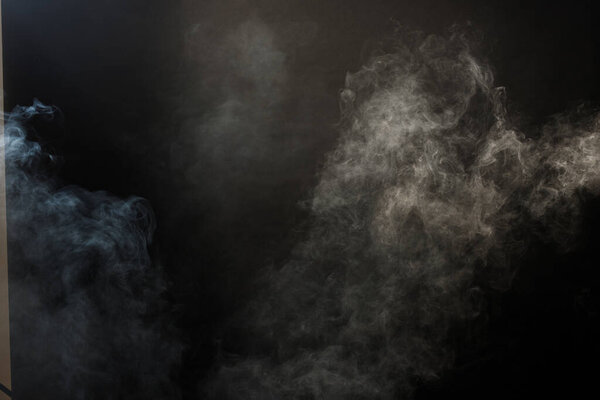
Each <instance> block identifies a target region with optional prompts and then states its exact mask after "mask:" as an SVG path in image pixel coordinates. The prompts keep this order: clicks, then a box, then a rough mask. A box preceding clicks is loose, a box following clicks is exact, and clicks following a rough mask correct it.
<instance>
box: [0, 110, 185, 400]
mask: <svg viewBox="0 0 600 400" xmlns="http://www.w3.org/2000/svg"><path fill="white" fill-rule="evenodd" d="M56 111H57V110H55V109H54V108H53V107H50V106H45V105H43V104H41V103H40V102H38V101H36V102H34V104H33V105H32V106H29V107H17V108H15V109H14V111H13V112H12V113H10V114H8V115H7V118H6V119H5V122H6V128H5V143H4V150H5V154H6V165H7V169H6V177H7V196H8V232H9V264H10V276H11V281H10V292H11V313H12V314H11V330H12V354H13V376H14V377H15V381H14V382H13V387H14V392H15V397H16V398H19V399H42V398H46V399H47V398H57V399H58V398H61V399H122V398H127V399H150V398H152V399H161V398H169V399H171V398H176V397H177V396H178V395H177V393H178V389H177V388H176V387H175V386H174V384H173V382H172V379H171V377H170V376H169V374H170V373H171V372H172V369H173V368H174V367H175V366H176V365H177V363H178V359H179V356H180V355H179V352H180V349H179V345H178V344H177V343H178V342H177V341H176V340H175V338H176V336H175V332H173V331H172V329H173V328H172V325H171V322H170V321H169V320H168V319H167V318H165V315H166V314H165V313H166V311H167V309H166V308H165V305H164V302H163V301H162V300H161V296H162V294H163V292H164V290H165V283H164V281H163V279H162V272H161V268H159V266H157V265H153V263H152V262H151V259H150V257H149V254H148V245H149V243H150V241H151V239H152V234H153V232H154V229H155V222H154V216H153V214H152V210H151V208H150V206H149V204H148V203H147V202H146V201H145V200H143V199H141V198H137V197H130V198H126V199H121V198H117V197H115V196H112V195H110V194H109V193H106V192H90V191H87V190H85V189H83V188H80V187H75V186H65V185H64V184H62V183H61V182H60V181H59V180H58V179H57V178H56V176H55V172H56V168H54V166H55V165H56V157H55V156H54V155H52V154H51V153H49V152H48V151H47V149H46V148H45V145H44V144H43V141H42V140H40V135H36V132H35V131H34V130H33V129H32V128H33V126H34V125H38V126H39V125H40V124H41V125H42V126H43V124H44V121H48V120H52V119H53V118H54V117H55V113H56ZM33 122H35V124H34V123H33ZM53 171H54V172H53Z"/></svg>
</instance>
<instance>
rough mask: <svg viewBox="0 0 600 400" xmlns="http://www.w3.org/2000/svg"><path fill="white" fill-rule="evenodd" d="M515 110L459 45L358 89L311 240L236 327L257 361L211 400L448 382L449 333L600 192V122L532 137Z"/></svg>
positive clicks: (391, 66) (404, 53)
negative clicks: (584, 197) (585, 198)
mask: <svg viewBox="0 0 600 400" xmlns="http://www.w3.org/2000/svg"><path fill="white" fill-rule="evenodd" d="M504 96H505V94H504V90H503V88H501V87H495V86H494V82H493V76H492V73H491V71H490V69H489V68H488V67H487V66H485V65H484V64H482V63H480V62H478V61H477V60H476V59H475V58H474V57H473V56H472V55H471V53H470V51H469V46H468V45H467V44H466V41H465V40H463V38H462V37H461V36H460V35H458V34H456V35H453V36H451V37H450V38H442V37H438V36H428V37H423V36H419V35H414V36H412V39H406V38H405V39H402V40H398V42H397V43H395V45H394V48H393V50H392V51H390V52H388V53H386V54H383V55H379V56H376V57H374V58H373V59H372V60H371V61H370V62H368V63H367V64H366V65H365V66H364V67H362V68H361V69H360V70H359V71H358V72H356V73H353V74H348V76H347V79H346V87H345V88H344V89H343V90H342V92H341V110H342V119H341V124H340V126H341V136H340V138H339V142H338V144H337V146H336V148H335V150H334V151H332V152H331V153H330V154H329V156H328V158H327V161H326V163H325V165H324V168H323V170H322V172H321V175H320V181H319V183H318V185H317V187H316V188H315V190H314V194H313V196H312V199H311V201H310V209H311V214H312V223H311V227H310V229H309V231H308V233H307V238H306V239H305V240H304V241H303V242H302V243H300V244H299V245H298V246H297V247H296V249H295V251H294V255H293V256H292V258H291V260H290V261H289V262H287V263H286V264H285V265H283V266H282V267H281V268H279V269H276V270H269V271H268V272H266V273H265V275H264V276H263V277H262V281H261V282H263V283H264V287H263V290H262V292H263V293H262V294H261V295H260V296H259V298H258V299H257V300H256V301H254V302H252V304H250V305H249V306H248V307H247V309H245V310H244V312H243V313H242V314H240V315H239V316H238V317H237V318H235V319H234V320H233V321H232V322H231V326H232V327H234V328H237V329H239V330H240V331H241V332H243V335H246V336H247V337H249V339H248V341H249V342H250V343H251V345H250V349H251V350H250V351H249V354H247V355H245V356H243V357H242V356H237V357H234V356H226V355H225V356H223V357H224V359H223V361H222V364H221V366H220V368H219V370H218V372H217V373H216V377H215V379H214V382H213V384H212V385H210V391H209V392H210V393H209V396H212V397H213V398H219V399H224V398H231V399H234V398H235V399H285V398H294V399H295V398H298V399H309V398H314V399H391V398H406V397H410V396H411V393H412V392H413V390H414V388H415V382H419V381H421V382H422V381H427V380H430V379H435V378H436V377H439V376H440V374H442V373H443V372H444V371H445V370H446V369H448V368H451V366H452V363H453V356H454V351H453V348H452V346H451V345H449V343H448V335H449V332H450V330H451V329H452V327H454V326H457V324H460V323H462V322H464V321H468V320H469V319H472V318H476V317H477V315H478V314H479V313H481V312H482V310H481V309H480V306H479V305H478V301H477V299H478V298H481V296H485V292H486V291H491V290H504V289H506V288H507V287H509V285H510V282H511V279H512V277H513V275H514V272H515V271H514V267H513V263H512V262H511V260H513V259H515V258H518V256H519V254H521V252H522V251H524V250H525V249H526V247H527V240H525V239H523V235H522V234H521V233H519V232H521V231H522V229H523V228H524V227H534V226H535V227H536V228H535V229H534V228H531V229H532V232H531V233H530V235H538V236H540V235H542V236H541V237H543V240H547V241H553V242H555V243H556V244H557V245H559V246H563V247H565V248H566V247H568V246H569V244H570V243H572V238H573V237H574V235H575V234H576V232H577V225H578V218H579V217H580V216H579V212H580V211H579V208H580V203H581V200H580V198H581V194H582V193H583V194H585V193H587V194H590V195H597V194H598V192H599V190H600V186H599V185H600V133H599V131H598V127H599V122H600V119H599V118H598V117H593V118H586V119H583V120H581V121H577V122H575V123H569V122H567V121H568V118H562V119H561V118H558V119H557V121H556V123H553V124H551V125H549V126H547V127H546V128H544V129H543V130H542V132H541V134H540V135H537V136H535V135H529V136H527V135H525V134H524V133H523V132H520V131H519V130H517V129H516V128H514V127H512V126H511V124H510V123H509V118H508V116H507V113H506V109H505V106H504ZM528 234H529V233H528ZM476 275H477V276H480V277H481V276H483V277H485V282H483V283H482V282H481V279H479V280H478V279H476ZM234 328H232V329H234Z"/></svg>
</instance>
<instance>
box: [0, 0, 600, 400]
mask: <svg viewBox="0 0 600 400" xmlns="http://www.w3.org/2000/svg"><path fill="white" fill-rule="evenodd" d="M599 7H600V6H599V5H597V2H594V1H592V0H589V1H572V2H549V1H512V0H504V1H485V2H483V1H475V0H470V1H466V0H463V1H443V0H438V1H435V0H419V1H412V0H397V1H390V0H387V1H384V0H370V1H366V0H365V1H360V0H327V1H323V0H319V1H317V0H314V1H313V0H308V1H306V0H305V1H292V0H290V1H275V0H261V1H243V0H227V1H193V0H173V1H160V0H145V1H142V0H128V1H122V0H104V1H94V2H89V1H80V0H60V1H45V0H4V1H3V18H4V19H3V25H4V54H5V56H4V57H5V59H4V63H5V64H4V66H5V96H6V104H7V108H8V109H10V108H12V107H13V106H15V105H17V104H29V103H31V101H32V99H33V98H39V99H40V100H42V101H43V102H45V103H50V104H53V105H55V106H57V107H58V108H59V109H60V110H61V113H62V118H61V119H60V121H59V123H58V125H59V126H54V127H53V128H52V129H53V130H51V132H50V133H48V135H50V136H51V137H50V139H49V140H50V142H51V145H52V147H53V148H54V149H55V151H56V153H57V154H61V155H62V157H63V159H64V164H63V167H62V170H61V173H60V174H61V178H63V179H64V180H65V182H69V183H74V184H77V185H80V186H83V187H85V188H88V189H91V190H99V189H103V190H108V191H110V192H113V193H116V194H117V195H121V196H126V195H130V194H136V195H139V196H143V197H145V198H147V199H148V200H149V201H150V203H151V204H152V206H153V208H154V210H155V213H156V215H157V220H158V230H157V233H156V240H155V242H154V245H153V248H152V249H151V251H152V254H153V256H154V258H155V260H156V262H158V263H160V264H162V265H164V267H165V269H166V273H167V278H168V281H169V282H170V287H169V300H170V302H171V303H172V304H173V305H174V308H175V315H176V316H177V324H178V326H179V327H180V328H181V332H182V333H181V337H182V340H183V342H184V343H185V344H186V345H187V347H186V350H185V351H184V356H183V360H184V364H183V365H184V367H183V369H182V371H181V373H180V376H179V377H178V378H177V379H178V380H179V381H180V384H181V386H182V388H183V390H184V394H185V395H186V396H188V397H189V398H191V397H193V396H194V395H193V394H194V393H196V388H197V383H198V382H199V381H201V379H202V377H204V375H205V373H206V371H208V370H209V368H210V367H211V365H213V362H214V357H215V356H216V353H217V350H216V349H217V348H218V346H217V344H216V343H215V340H214V338H215V337H216V333H217V331H218V330H219V329H220V326H221V322H222V321H223V320H224V319H225V318H226V317H227V316H229V315H231V314H232V313H233V312H234V311H235V310H237V309H238V308H239V306H240V304H243V303H244V301H245V299H246V298H247V297H248V296H251V292H252V290H254V289H252V285H251V284H250V283H249V282H251V278H252V277H253V276H255V273H256V271H257V269H258V268H260V267H262V266H265V265H269V264H277V263H280V262H281V261H282V260H285V259H286V258H287V256H288V253H289V251H290V249H291V247H292V246H293V243H294V241H295V238H296V237H297V236H298V235H299V233H298V232H301V230H302V224H303V222H304V220H305V217H306V215H305V212H304V211H303V210H302V207H301V206H299V204H300V203H301V202H302V200H304V199H306V198H308V197H309V195H310V190H311V188H312V186H313V185H314V183H315V182H316V173H317V171H318V170H319V165H320V163H321V162H322V160H323V157H324V155H325V154H326V152H327V151H328V150H330V149H331V148H332V146H333V145H334V143H335V140H336V137H337V131H336V127H335V123H336V121H337V119H338V113H339V107H338V92H339V90H340V88H342V87H343V85H344V76H345V73H346V72H347V71H354V70H356V69H357V68H359V67H360V65H362V64H363V63H364V62H365V61H366V60H367V59H368V57H369V56H370V55H371V54H372V52H373V51H376V50H377V47H378V43H379V42H380V41H381V40H383V39H384V38H385V37H386V36H387V35H390V34H391V33H392V32H393V29H394V27H395V26H397V24H402V25H404V26H407V27H409V28H411V29H420V30H424V31H425V32H427V33H443V32H446V31H447V30H448V28H449V27H450V26H451V25H452V24H454V23H458V24H461V25H462V26H467V25H468V24H470V26H471V28H470V29H473V30H474V31H476V32H478V33H477V36H478V37H479V38H480V39H481V40H480V44H479V46H478V49H477V53H478V54H477V55H478V56H479V57H480V58H482V59H484V60H486V61H488V62H489V63H490V64H491V65H492V66H493V69H494V71H495V73H496V82H497V84H498V85H503V86H506V87H507V91H508V94H509V108H510V110H511V111H512V113H513V115H516V116H517V118H518V119H519V124H520V125H521V126H527V125H532V126H536V125H539V124H540V123H542V122H543V121H545V120H546V119H547V118H548V117H549V116H550V115H552V114H553V113H557V112H560V111H563V110H567V109H570V108H572V107H575V106H577V105H579V104H581V103H587V104H589V105H590V106H591V107H595V106H596V105H597V104H598V100H600V78H599V75H598V73H597V72H598V70H599V66H600V65H599V63H600V58H599V55H600V26H598V24H597V23H596V21H597V18H598V16H599V15H600V14H599V13H598V11H599ZM247 21H250V22H247ZM240 26H241V28H238V27H240ZM264 26H268V27H269V29H270V30H269V31H264V32H263V31H262V30H261V29H263V28H262V27H264ZM236 35H237V36H236ZM247 36H249V37H253V38H256V39H253V40H256V43H258V46H259V47H260V49H262V50H261V51H265V59H266V60H267V61H266V62H265V64H264V65H258V66H257V65H253V64H251V62H249V63H250V64H249V65H246V66H244V64H243V63H244V62H246V61H245V59H244V58H243V55H242V56H240V55H239V54H238V53H235V52H234V53H235V54H234V55H231V54H229V53H227V51H226V50H225V52H224V53H223V50H222V49H223V48H227V46H230V47H235V44H234V43H235V42H236V41H239V40H244V38H245V37H247ZM252 43H254V42H252ZM269 46H272V47H269ZM232 54H233V53H232ZM231 57H241V58H240V59H239V60H238V62H237V64H236V63H233V64H232V63H230V62H229V61H228V60H230V59H231ZM238 64H241V65H242V68H241V69H238V66H239V65H238ZM243 68H258V69H259V70H260V71H263V70H264V71H265V72H264V74H265V76H269V77H270V78H269V79H270V80H267V81H263V80H261V79H262V78H256V79H255V78H247V77H245V76H244V72H243ZM273 76H275V78H273ZM279 76H280V78H278V77H279ZM248 79H250V80H251V82H250V83H248ZM252 79H254V80H252ZM249 84H250V85H254V86H251V87H250V89H248V88H247V87H246V86H245V85H249ZM257 87H258V88H259V89H260V90H263V91H264V93H263V94H261V95H260V96H258V97H256V98H254V97H253V96H254V95H253V94H252V90H251V89H252V88H254V89H256V88H257ZM255 91H256V90H255ZM261 93H262V92H261ZM228 101H231V102H232V103H227V102H228ZM238 103H242V104H246V103H249V104H253V105H252V106H242V108H241V109H239V108H236V107H237V106H234V107H233V112H234V113H235V114H236V115H237V116H238V117H239V119H238V120H237V122H236V124H237V125H236V124H234V125H227V126H225V127H220V128H219V129H221V131H220V132H221V133H220V134H219V135H211V134H210V132H211V124H217V125H218V124H219V123H220V122H219V121H220V120H219V115H220V114H219V113H222V112H223V104H234V105H235V104H238ZM244 107H246V108H244ZM9 212H10V210H9ZM595 214H596V213H595V212H594V208H593V207H592V208H590V210H589V218H588V219H587V221H588V223H587V225H588V228H587V229H588V230H587V231H586V232H587V236H586V238H587V239H586V240H587V242H586V243H587V245H586V246H587V247H585V246H584V250H582V251H580V252H579V253H578V254H577V255H576V256H572V257H569V258H568V259H566V258H565V259H563V260H561V259H556V258H552V259H547V258H544V251H540V253H539V254H537V256H536V257H532V259H531V260H529V263H530V264H531V266H530V267H529V268H526V269H525V270H524V271H525V272H523V273H521V276H520V278H519V279H517V284H516V285H515V288H513V289H512V290H511V292H510V293H508V294H506V295H505V297H506V299H504V300H502V302H501V303H502V304H503V306H502V311H501V312H500V313H499V314H498V315H499V316H498V317H497V318H496V321H495V322H494V323H495V324H496V325H495V328H494V329H493V330H494V331H495V332H497V333H496V334H495V337H493V338H492V339H490V343H491V345H490V346H489V348H490V349H492V350H490V352H489V353H488V354H486V355H481V354H476V355H468V354H467V353H468V352H466V354H467V355H465V356H464V359H462V360H461V365H462V367H461V368H458V369H457V370H456V372H454V373H452V374H448V376H446V377H444V378H443V379H442V380H441V381H440V382H439V383H438V384H436V385H430V386H428V387H424V388H422V389H421V390H420V391H419V394H418V395H419V396H422V397H436V396H438V397H442V396H447V395H448V393H453V394H456V395H463V396H464V395H467V396H473V397H475V396H478V395H479V394H480V391H482V390H484V391H486V393H487V395H486V398H488V397H493V395H498V396H500V395H507V394H514V393H515V392H517V393H528V392H529V391H533V392H532V393H536V391H538V390H547V391H549V392H551V391H553V390H554V388H555V387H556V388H557V389H564V390H568V389H569V388H574V387H579V388H582V387H584V388H585V387H587V386H586V385H587V384H589V383H590V382H589V381H588V380H587V379H588V378H589V379H591V378H592V377H593V376H594V372H597V369H594V368H593V366H592V365H593V364H592V363H591V361H592V359H591V357H592V356H591V355H593V354H596V355H597V354H598V353H597V347H594V346H597V345H596V344H595V342H596V340H595V337H596V336H597V333H598V331H597V326H596V323H595V322H594V323H590V322H589V321H588V320H585V321H583V322H582V321H581V320H580V319H578V317H577V315H576V313H575V312H574V311H573V310H572V308H570V306H567V305H565V304H569V301H571V300H570V299H571V297H570V296H572V293H573V292H574V291H576V290H575V289H574V288H577V287H579V286H581V282H584V281H585V282H587V283H590V282H591V286H594V284H595V282H596V281H597V278H598V274H597V273H595V272H594V270H595V267H594V265H595V263H596V261H597V260H596V259H595V258H594V257H593V254H594V243H595V241H596V239H597V237H598V235H597V230H598V229H597V224H596V222H597V218H596V217H595ZM548 263H549V264H551V265H553V267H551V268H547V269H544V271H543V272H540V271H541V270H540V269H538V268H536V265H542V264H544V265H547V264H548ZM11 267H12V268H15V266H11ZM549 271H550V272H549ZM13 307H15V305H14V304H13ZM594 312H595V311H594ZM593 321H596V320H593ZM226 346H227V344H226ZM229 346H230V347H231V349H232V350H235V344H229ZM594 351H595V352H594ZM26 382H27V377H25V376H15V377H14V386H15V388H17V389H16V390H18V386H19V385H26ZM552 382H554V383H552ZM586 382H587V383H586ZM554 385H555V386H554ZM490 393H491V394H490Z"/></svg>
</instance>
